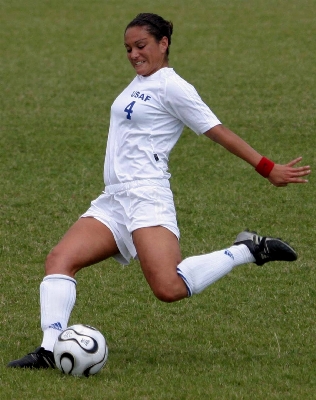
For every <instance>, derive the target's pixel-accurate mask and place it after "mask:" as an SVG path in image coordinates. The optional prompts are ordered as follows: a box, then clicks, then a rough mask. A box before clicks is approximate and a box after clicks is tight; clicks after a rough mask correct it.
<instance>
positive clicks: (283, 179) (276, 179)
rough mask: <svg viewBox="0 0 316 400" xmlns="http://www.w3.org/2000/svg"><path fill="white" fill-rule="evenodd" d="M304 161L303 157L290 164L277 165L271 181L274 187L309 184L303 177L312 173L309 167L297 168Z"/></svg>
mask: <svg viewBox="0 0 316 400" xmlns="http://www.w3.org/2000/svg"><path fill="white" fill-rule="evenodd" d="M301 160H302V157H298V158H295V159H294V160H292V161H290V162H289V163H288V164H284V165H283V164H275V165H274V167H273V169H272V171H271V172H270V175H269V176H268V179H269V181H270V182H271V183H272V185H274V186H287V185H288V184H289V183H307V182H308V180H307V179H304V178H303V177H305V176H307V175H309V174H310V173H311V168H310V166H309V165H305V166H304V167H295V165H296V164H297V163H299V162H300V161H301Z"/></svg>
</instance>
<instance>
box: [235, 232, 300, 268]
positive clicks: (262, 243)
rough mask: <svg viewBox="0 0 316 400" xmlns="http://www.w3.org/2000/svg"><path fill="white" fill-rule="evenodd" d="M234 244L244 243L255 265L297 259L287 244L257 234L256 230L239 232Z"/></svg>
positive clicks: (277, 239)
mask: <svg viewBox="0 0 316 400" xmlns="http://www.w3.org/2000/svg"><path fill="white" fill-rule="evenodd" d="M234 244H235V245H238V244H245V245H246V246H247V247H248V249H249V250H250V252H251V254H252V255H253V256H254V258H255V259H256V261H255V263H256V264H257V265H263V264H265V263H266V262H269V261H295V260H297V254H296V252H295V250H294V249H293V248H292V247H291V246H290V245H289V244H287V243H286V242H284V241H283V240H281V239H279V238H271V237H265V236H259V235H257V233H256V232H249V231H244V232H241V233H239V235H238V236H237V237H236V240H235V243H234Z"/></svg>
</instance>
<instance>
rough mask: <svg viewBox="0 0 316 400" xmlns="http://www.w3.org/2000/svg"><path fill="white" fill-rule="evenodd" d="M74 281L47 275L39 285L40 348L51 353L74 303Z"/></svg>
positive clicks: (65, 276) (59, 276)
mask: <svg viewBox="0 0 316 400" xmlns="http://www.w3.org/2000/svg"><path fill="white" fill-rule="evenodd" d="M76 283H77V282H76V280H75V279H73V278H71V277H70V276H67V275H60V274H54V275H47V276H45V278H44V279H43V281H42V283H41V285H40V302H41V327H42V331H43V333H44V336H43V341H42V345H41V346H42V347H44V348H45V349H46V350H50V351H53V348H54V344H55V341H56V339H57V337H58V335H59V334H60V333H61V332H62V331H63V330H65V329H66V328H67V324H68V320H69V317H70V313H71V311H72V309H73V306H74V304H75V301H76Z"/></svg>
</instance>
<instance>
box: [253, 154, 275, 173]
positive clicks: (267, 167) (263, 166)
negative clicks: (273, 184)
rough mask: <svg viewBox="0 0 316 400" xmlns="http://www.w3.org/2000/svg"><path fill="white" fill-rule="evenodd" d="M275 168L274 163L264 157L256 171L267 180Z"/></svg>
mask: <svg viewBox="0 0 316 400" xmlns="http://www.w3.org/2000/svg"><path fill="white" fill-rule="evenodd" d="M273 167H274V162H273V161H271V160H269V159H268V158H266V157H262V158H261V160H260V161H259V164H258V165H257V167H256V171H257V172H258V173H259V174H260V175H262V176H263V177H264V178H267V177H268V176H269V175H270V172H271V171H272V168H273Z"/></svg>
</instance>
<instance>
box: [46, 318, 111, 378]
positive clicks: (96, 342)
mask: <svg viewBox="0 0 316 400" xmlns="http://www.w3.org/2000/svg"><path fill="white" fill-rule="evenodd" d="M54 357H55V363H56V366H57V367H58V368H59V369H60V370H61V371H62V372H63V373H65V374H69V375H75V376H87V377H88V376H89V375H94V374H96V373H97V372H99V371H100V370H101V368H102V367H103V366H104V365H105V363H106V361H107V358H108V346H107V343H106V340H105V337H104V336H103V335H102V333H101V332H100V331H98V330H97V329H95V328H93V327H92V326H89V325H81V324H77V325H72V326H70V327H68V328H67V329H65V330H64V331H63V332H62V333H61V334H60V335H59V336H58V339H57V340H56V342H55V345H54Z"/></svg>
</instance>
